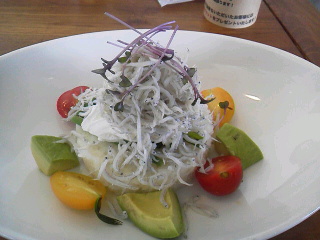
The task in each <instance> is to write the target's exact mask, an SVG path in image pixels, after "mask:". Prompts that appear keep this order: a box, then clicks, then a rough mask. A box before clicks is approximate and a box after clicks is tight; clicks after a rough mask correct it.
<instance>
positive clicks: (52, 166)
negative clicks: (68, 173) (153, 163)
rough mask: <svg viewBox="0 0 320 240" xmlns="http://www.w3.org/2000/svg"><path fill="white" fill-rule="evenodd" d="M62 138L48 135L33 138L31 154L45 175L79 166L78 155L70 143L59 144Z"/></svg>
mask: <svg viewBox="0 0 320 240" xmlns="http://www.w3.org/2000/svg"><path fill="white" fill-rule="evenodd" d="M61 139H62V138H59V137H54V136H46V135H35V136H32V138H31V152H32V155H33V157H34V159H35V161H36V163H37V165H38V167H39V169H40V170H41V171H42V172H43V173H44V174H45V175H48V176H50V175H52V174H53V173H55V172H57V171H65V170H68V169H71V168H74V167H76V166H78V165H79V160H78V157H77V155H76V154H75V153H74V152H72V151H71V147H70V145H69V144H68V143H57V141H59V140H61Z"/></svg>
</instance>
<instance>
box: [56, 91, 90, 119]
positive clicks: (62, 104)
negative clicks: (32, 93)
mask: <svg viewBox="0 0 320 240" xmlns="http://www.w3.org/2000/svg"><path fill="white" fill-rule="evenodd" d="M87 88H89V87H87V86H79V87H75V88H73V89H71V90H69V91H66V92H64V93H62V94H61V96H60V97H59V98H58V100H57V110H58V112H59V114H60V116H61V117H63V118H66V117H68V112H69V111H70V109H71V108H72V107H73V106H75V105H76V104H77V102H78V100H77V99H76V98H75V97H74V96H79V95H80V94H81V93H83V92H84V91H85V90H86V89H87Z"/></svg>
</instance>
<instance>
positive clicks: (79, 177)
mask: <svg viewBox="0 0 320 240" xmlns="http://www.w3.org/2000/svg"><path fill="white" fill-rule="evenodd" d="M50 184H51V188H52V190H53V192H54V194H55V195H56V196H57V198H58V199H59V200H60V201H61V202H63V203H64V204H66V205H67V206H69V207H71V208H75V209H82V210H87V209H93V207H94V204H95V202H96V200H97V199H98V198H100V197H101V198H103V197H104V196H105V194H106V187H105V186H104V185H103V184H102V183H101V182H100V181H98V180H94V179H93V178H91V177H89V176H86V175H83V174H79V173H74V172H61V171H59V172H56V173H54V174H53V175H52V176H51V177H50Z"/></svg>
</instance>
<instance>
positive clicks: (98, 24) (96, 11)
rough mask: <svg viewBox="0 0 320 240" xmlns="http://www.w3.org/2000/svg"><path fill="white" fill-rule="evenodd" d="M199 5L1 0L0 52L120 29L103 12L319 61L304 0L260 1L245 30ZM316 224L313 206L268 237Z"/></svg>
mask: <svg viewBox="0 0 320 240" xmlns="http://www.w3.org/2000/svg"><path fill="white" fill-rule="evenodd" d="M203 5H204V1H203V0H195V1H192V2H187V3H181V4H174V5H167V6H165V7H162V8H161V7H160V5H159V3H158V2H157V1H156V0H108V1H106V0H63V1H62V0H1V1H0V13H1V14H0V55H3V54H6V53H9V52H11V51H14V50H17V49H19V48H23V47H26V46H29V45H32V44H37V43H40V42H44V41H48V40H52V39H56V38H61V37H65V36H70V35H75V34H82V33H90V32H97V31H107V30H116V29H125V27H124V26H122V25H121V24H119V23H117V22H115V21H113V20H112V19H109V18H108V17H106V16H105V15H104V14H103V13H104V12H106V11H107V12H110V13H111V14H113V15H115V16H117V17H119V18H120V19H122V20H124V21H125V22H127V23H128V24H130V25H132V26H134V27H136V28H151V27H154V26H156V25H159V24H161V23H163V22H167V21H170V20H175V21H176V22H177V24H178V25H179V26H180V29H182V30H191V31H202V32H209V33H216V34H223V35H228V36H233V37H238V38H243V39H247V40H251V41H255V42H260V43H263V44H267V45H270V46H273V47H276V48H279V49H282V50H284V51H287V52H290V53H292V54H295V55H297V56H299V57H302V58H304V59H306V60H307V61H310V62H312V63H314V64H316V65H318V66H320V55H319V54H320V51H319V49H320V43H319V40H320V32H319V31H320V27H319V26H320V23H319V21H320V18H319V12H318V11H317V10H316V9H315V8H314V7H313V6H312V5H311V4H310V3H309V1H308V0H295V1H292V0H281V1H279V0H264V1H263V2H262V4H261V8H260V11H259V15H258V20H257V22H256V23H255V24H254V25H253V26H250V27H248V28H244V29H227V28H222V27H219V26H216V25H214V24H212V23H210V22H208V21H207V20H206V19H205V18H204V17H203V14H202V13H203V9H204V7H203ZM302 16H303V17H302ZM1 217H4V216H1ZM319 224H320V212H319V211H318V212H316V213H314V214H313V215H312V216H311V217H309V218H308V219H306V220H304V221H303V222H302V223H300V224H298V225H297V226H295V227H293V228H291V229H289V230H288V231H286V232H284V233H281V234H279V235H278V236H276V237H274V238H272V240H293V239H299V240H319V239H320V228H319ZM0 240H5V238H3V237H0Z"/></svg>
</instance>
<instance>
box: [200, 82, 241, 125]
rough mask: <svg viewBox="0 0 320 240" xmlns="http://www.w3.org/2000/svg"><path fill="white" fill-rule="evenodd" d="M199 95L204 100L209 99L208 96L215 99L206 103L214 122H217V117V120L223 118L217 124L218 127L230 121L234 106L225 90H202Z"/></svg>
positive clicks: (217, 88) (216, 88)
mask: <svg viewBox="0 0 320 240" xmlns="http://www.w3.org/2000/svg"><path fill="white" fill-rule="evenodd" d="M201 94H202V96H203V97H204V98H206V97H208V99H210V96H212V97H215V99H214V100H213V101H211V102H209V103H208V108H209V110H210V111H211V112H212V113H213V120H214V121H217V120H218V119H217V118H218V117H219V119H220V118H222V117H223V119H222V120H221V122H220V123H219V126H220V127H221V126H222V125H223V124H224V123H226V122H230V121H231V119H232V117H233V114H234V111H235V106H234V101H233V98H232V97H231V95H230V94H229V93H228V92H227V91H226V90H224V89H223V88H220V87H215V88H211V89H206V90H203V91H202V92H201Z"/></svg>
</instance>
